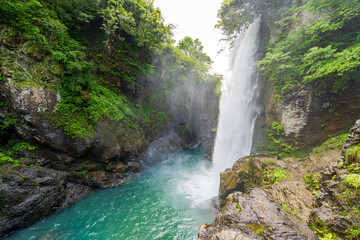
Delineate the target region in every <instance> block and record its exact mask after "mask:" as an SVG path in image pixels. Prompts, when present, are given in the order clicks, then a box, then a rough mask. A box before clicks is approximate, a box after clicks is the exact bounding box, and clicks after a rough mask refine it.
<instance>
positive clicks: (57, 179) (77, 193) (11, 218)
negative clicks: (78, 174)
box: [0, 167, 91, 236]
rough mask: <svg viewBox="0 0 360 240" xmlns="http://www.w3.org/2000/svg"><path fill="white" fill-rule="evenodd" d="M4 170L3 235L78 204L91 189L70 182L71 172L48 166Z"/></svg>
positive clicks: (1, 194) (0, 186) (0, 193)
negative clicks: (52, 168)
mask: <svg viewBox="0 0 360 240" xmlns="http://www.w3.org/2000/svg"><path fill="white" fill-rule="evenodd" d="M6 170H7V171H6V172H5V171H4V172H1V173H0V178H1V179H2V181H1V182H0V202H1V204H0V214H1V218H0V236H4V234H7V233H10V232H11V231H13V230H15V229H17V228H19V227H24V226H27V225H29V224H31V223H33V222H34V221H36V220H38V219H40V218H42V217H44V216H46V215H48V214H49V213H51V212H54V211H55V210H59V209H62V208H64V207H67V206H70V205H72V204H74V203H75V202H76V201H77V200H78V199H79V198H81V197H83V196H86V195H87V194H88V193H90V191H91V188H89V187H86V186H84V185H81V184H70V183H68V179H69V176H70V174H69V173H66V172H62V171H55V170H50V169H47V168H35V167H32V168H30V167H16V168H12V169H6Z"/></svg>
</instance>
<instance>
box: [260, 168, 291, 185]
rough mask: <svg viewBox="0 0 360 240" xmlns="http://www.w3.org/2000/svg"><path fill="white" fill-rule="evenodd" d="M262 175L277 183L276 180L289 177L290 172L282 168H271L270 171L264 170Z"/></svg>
mask: <svg viewBox="0 0 360 240" xmlns="http://www.w3.org/2000/svg"><path fill="white" fill-rule="evenodd" d="M264 176H266V177H267V178H269V179H270V181H271V183H273V184H277V183H278V182H280V181H282V180H284V179H286V178H289V177H290V174H289V173H288V172H287V171H286V170H285V169H282V168H277V169H273V170H271V171H267V170H265V171H264Z"/></svg>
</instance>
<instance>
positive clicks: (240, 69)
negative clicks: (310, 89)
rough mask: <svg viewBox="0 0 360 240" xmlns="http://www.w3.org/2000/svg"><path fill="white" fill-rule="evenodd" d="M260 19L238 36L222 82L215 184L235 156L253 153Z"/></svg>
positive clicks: (233, 160) (215, 154) (257, 89)
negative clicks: (227, 70) (228, 67)
mask: <svg viewBox="0 0 360 240" xmlns="http://www.w3.org/2000/svg"><path fill="white" fill-rule="evenodd" d="M259 29H260V21H259V19H258V20H257V21H255V22H254V23H253V24H251V25H250V26H249V28H248V30H247V31H246V32H244V33H242V34H240V36H239V37H238V39H237V40H236V43H235V46H234V49H233V53H232V56H231V60H230V69H229V72H228V74H227V76H225V81H224V82H223V89H222V96H221V101H220V118H219V123H218V129H217V135H216V141H215V149H214V156H213V161H214V162H213V172H214V175H215V179H216V180H215V187H218V186H219V174H220V172H221V171H224V170H225V169H226V168H229V167H231V166H232V165H233V164H234V162H235V161H236V160H238V159H239V158H240V157H244V156H246V155H249V154H250V151H251V145H252V139H253V132H254V128H255V121H256V117H257V115H258V113H257V112H258V98H259V88H260V87H259V83H258V78H257V74H256V72H257V67H256V65H255V62H256V61H257V60H259V59H258V57H257V54H258V48H259V42H260V40H259Z"/></svg>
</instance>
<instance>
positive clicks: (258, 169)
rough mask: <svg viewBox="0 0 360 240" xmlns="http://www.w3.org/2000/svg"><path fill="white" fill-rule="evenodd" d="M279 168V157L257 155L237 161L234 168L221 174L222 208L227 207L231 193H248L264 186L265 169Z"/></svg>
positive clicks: (220, 194) (220, 197)
mask: <svg viewBox="0 0 360 240" xmlns="http://www.w3.org/2000/svg"><path fill="white" fill-rule="evenodd" d="M278 166H279V164H278V163H277V157H276V156H274V155H266V154H265V155H264V154H255V155H251V156H248V157H244V158H241V159H239V160H238V161H236V162H235V163H234V165H233V167H232V168H227V169H226V170H225V171H224V172H222V173H220V188H219V199H220V207H222V206H224V205H225V203H226V197H227V196H228V195H229V194H230V193H232V192H234V191H241V192H247V191H248V190H250V188H252V187H255V186H259V185H260V184H262V182H263V177H264V170H265V167H267V168H268V169H274V168H276V167H278Z"/></svg>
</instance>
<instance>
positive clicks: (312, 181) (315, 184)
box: [303, 173, 320, 190]
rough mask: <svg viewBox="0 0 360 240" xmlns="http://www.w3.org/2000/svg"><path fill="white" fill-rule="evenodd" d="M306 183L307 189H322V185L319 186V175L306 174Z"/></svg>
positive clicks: (304, 178)
mask: <svg viewBox="0 0 360 240" xmlns="http://www.w3.org/2000/svg"><path fill="white" fill-rule="evenodd" d="M303 180H304V183H305V185H306V187H307V188H309V189H311V190H319V189H320V185H319V176H318V175H314V174H311V173H310V174H306V175H305V176H304V177H303Z"/></svg>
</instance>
